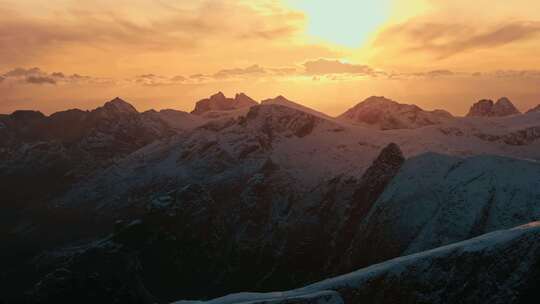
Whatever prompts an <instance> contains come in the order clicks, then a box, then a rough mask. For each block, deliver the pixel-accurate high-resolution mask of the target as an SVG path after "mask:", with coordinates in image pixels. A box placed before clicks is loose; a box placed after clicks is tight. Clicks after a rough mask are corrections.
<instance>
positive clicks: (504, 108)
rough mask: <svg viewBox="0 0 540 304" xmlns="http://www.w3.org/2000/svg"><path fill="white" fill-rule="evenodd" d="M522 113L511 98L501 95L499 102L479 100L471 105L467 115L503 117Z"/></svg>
mask: <svg viewBox="0 0 540 304" xmlns="http://www.w3.org/2000/svg"><path fill="white" fill-rule="evenodd" d="M520 113H521V112H520V111H519V110H518V109H517V108H516V107H515V106H514V104H513V103H512V102H511V101H510V99H508V98H507V97H501V98H499V99H498V100H497V102H493V100H491V99H481V100H479V101H478V102H476V103H474V104H473V105H472V106H471V108H470V110H469V113H467V117H503V116H509V115H515V114H520Z"/></svg>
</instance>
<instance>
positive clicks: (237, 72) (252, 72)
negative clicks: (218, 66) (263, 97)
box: [213, 64, 266, 79]
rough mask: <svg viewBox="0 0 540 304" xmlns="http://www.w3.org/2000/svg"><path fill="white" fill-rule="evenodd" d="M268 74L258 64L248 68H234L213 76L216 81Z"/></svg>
mask: <svg viewBox="0 0 540 304" xmlns="http://www.w3.org/2000/svg"><path fill="white" fill-rule="evenodd" d="M264 74H266V70H265V69H264V68H262V67H260V66H259V65H258V64H255V65H252V66H249V67H247V68H233V69H224V70H220V71H218V72H217V73H215V74H214V75H213V77H214V78H216V79H222V78H229V77H235V76H258V75H264Z"/></svg>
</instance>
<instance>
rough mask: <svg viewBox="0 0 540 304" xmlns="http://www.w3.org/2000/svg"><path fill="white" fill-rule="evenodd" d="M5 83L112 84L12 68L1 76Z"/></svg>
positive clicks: (108, 80)
mask: <svg viewBox="0 0 540 304" xmlns="http://www.w3.org/2000/svg"><path fill="white" fill-rule="evenodd" d="M1 76H2V78H3V79H4V80H5V81H10V82H15V83H26V84H38V85H39V84H67V83H71V84H77V83H78V84H80V83H93V84H103V83H112V82H113V81H112V79H110V78H98V77H90V76H83V75H80V74H71V75H66V74H65V73H63V72H53V73H50V74H48V73H47V72H45V71H43V70H41V69H40V68H37V67H34V68H21V67H18V68H14V69H11V70H9V71H7V72H6V73H4V74H3V75H1Z"/></svg>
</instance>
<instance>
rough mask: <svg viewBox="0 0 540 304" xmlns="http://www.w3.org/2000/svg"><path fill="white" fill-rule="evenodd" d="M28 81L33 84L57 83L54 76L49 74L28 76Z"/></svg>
mask: <svg viewBox="0 0 540 304" xmlns="http://www.w3.org/2000/svg"><path fill="white" fill-rule="evenodd" d="M26 82H28V83H32V84H56V80H54V78H52V77H47V76H28V77H26Z"/></svg>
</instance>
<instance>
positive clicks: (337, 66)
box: [304, 59, 378, 76]
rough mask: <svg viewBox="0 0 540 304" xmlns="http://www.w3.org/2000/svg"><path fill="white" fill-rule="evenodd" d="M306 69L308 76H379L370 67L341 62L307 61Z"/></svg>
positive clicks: (326, 60) (325, 60)
mask: <svg viewBox="0 0 540 304" xmlns="http://www.w3.org/2000/svg"><path fill="white" fill-rule="evenodd" d="M304 67H305V72H306V74H308V75H327V74H355V75H363V76H376V75H377V74H378V72H377V71H375V70H374V69H373V68H371V67H370V66H368V65H361V64H351V63H344V62H341V61H339V60H328V59H318V60H312V61H306V62H305V63H304Z"/></svg>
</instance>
